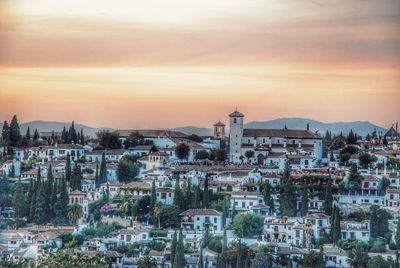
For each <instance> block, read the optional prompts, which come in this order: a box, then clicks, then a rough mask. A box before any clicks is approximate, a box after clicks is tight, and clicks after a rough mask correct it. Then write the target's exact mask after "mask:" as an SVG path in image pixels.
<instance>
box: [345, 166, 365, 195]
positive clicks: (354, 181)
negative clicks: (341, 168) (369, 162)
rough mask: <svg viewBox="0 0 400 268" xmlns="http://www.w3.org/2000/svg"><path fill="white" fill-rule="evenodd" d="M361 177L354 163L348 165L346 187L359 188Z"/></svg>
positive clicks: (349, 188)
mask: <svg viewBox="0 0 400 268" xmlns="http://www.w3.org/2000/svg"><path fill="white" fill-rule="evenodd" d="M361 182H362V177H361V175H360V173H358V168H357V165H356V164H355V163H353V164H352V165H351V167H350V171H349V175H348V178H347V188H348V190H353V191H354V190H360V189H361Z"/></svg>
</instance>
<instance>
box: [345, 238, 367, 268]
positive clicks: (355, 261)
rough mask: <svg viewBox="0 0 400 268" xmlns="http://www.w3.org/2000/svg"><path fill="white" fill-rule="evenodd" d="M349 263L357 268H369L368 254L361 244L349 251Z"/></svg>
mask: <svg viewBox="0 0 400 268" xmlns="http://www.w3.org/2000/svg"><path fill="white" fill-rule="evenodd" d="M347 262H348V263H350V265H352V266H353V267H356V268H362V267H367V265H368V253H367V252H365V250H364V247H363V245H362V244H361V243H357V244H356V246H355V247H354V248H353V249H352V250H351V251H349V253H348V259H347Z"/></svg>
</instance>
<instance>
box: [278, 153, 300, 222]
mask: <svg viewBox="0 0 400 268" xmlns="http://www.w3.org/2000/svg"><path fill="white" fill-rule="evenodd" d="M282 179H283V180H282V181H283V185H282V187H281V189H280V195H279V201H280V204H281V211H282V214H283V215H284V216H289V217H293V216H295V215H296V202H297V196H296V189H295V187H294V185H293V183H292V179H291V177H290V166H289V161H288V160H286V162H285V169H284V172H283V178H282Z"/></svg>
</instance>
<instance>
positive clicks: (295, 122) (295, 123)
mask: <svg viewBox="0 0 400 268" xmlns="http://www.w3.org/2000/svg"><path fill="white" fill-rule="evenodd" d="M307 123H308V124H310V130H312V131H314V132H315V131H317V130H318V131H319V133H321V134H324V133H325V132H326V131H327V130H329V131H331V132H332V133H333V134H339V133H340V132H341V131H342V132H343V133H348V132H349V131H350V130H351V129H352V130H353V131H354V132H356V133H357V134H358V135H362V136H365V135H367V134H368V133H371V132H373V131H374V129H376V130H377V131H378V132H379V131H381V132H382V133H383V134H384V133H385V132H386V129H384V128H382V127H380V126H377V125H374V124H372V123H370V122H368V121H354V122H333V123H324V122H320V121H316V120H311V119H305V118H278V119H274V120H269V121H252V122H249V123H247V124H245V127H246V128H273V129H280V128H284V127H285V125H286V126H287V127H288V128H292V129H306V126H307ZM70 125H71V123H66V122H57V121H31V122H26V123H22V124H20V128H21V133H22V134H23V135H24V134H25V133H26V129H27V128H28V126H29V127H30V130H31V134H33V132H34V131H35V129H37V130H38V131H39V132H50V131H52V130H54V131H56V132H61V131H62V129H63V127H64V126H65V127H66V129H69V127H70ZM0 127H1V128H2V123H0ZM227 127H228V126H227ZM81 128H82V129H83V132H84V133H85V135H88V136H91V137H95V136H96V133H97V132H99V131H101V130H103V129H106V130H114V129H113V128H107V127H104V128H103V127H102V128H96V127H90V126H87V125H83V124H79V123H75V129H76V130H78V131H80V129H81ZM171 130H176V131H181V132H183V133H185V134H187V135H191V134H196V135H198V136H211V135H212V129H211V128H202V127H196V126H184V127H176V128H171ZM227 132H228V129H227Z"/></svg>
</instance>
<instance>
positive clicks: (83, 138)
mask: <svg viewBox="0 0 400 268" xmlns="http://www.w3.org/2000/svg"><path fill="white" fill-rule="evenodd" d="M81 145H82V146H84V145H85V136H84V135H83V129H82V128H81Z"/></svg>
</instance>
